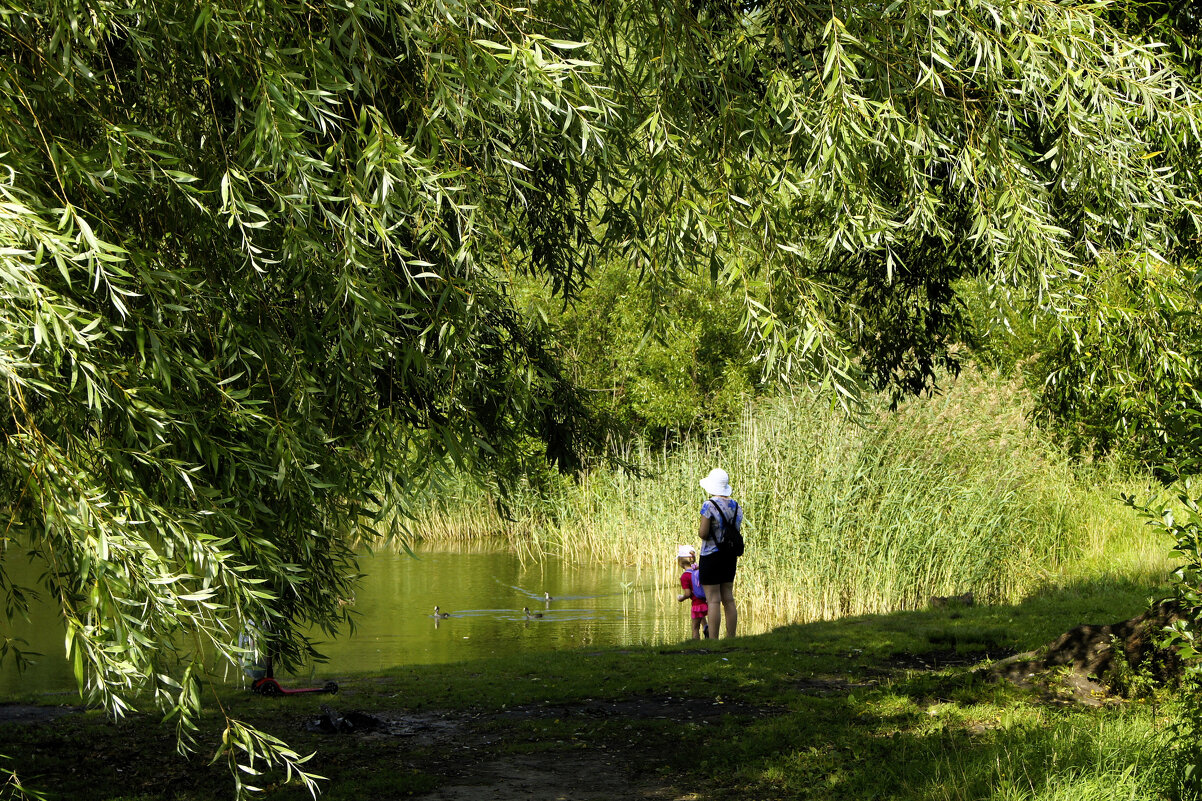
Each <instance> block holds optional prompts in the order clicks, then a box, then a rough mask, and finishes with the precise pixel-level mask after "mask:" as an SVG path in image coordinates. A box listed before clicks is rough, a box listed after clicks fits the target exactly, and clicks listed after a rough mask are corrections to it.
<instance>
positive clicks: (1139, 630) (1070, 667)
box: [987, 601, 1187, 706]
mask: <svg viewBox="0 0 1202 801" xmlns="http://www.w3.org/2000/svg"><path fill="white" fill-rule="evenodd" d="M1185 617H1187V614H1186V612H1185V611H1184V610H1183V609H1182V608H1181V607H1180V606H1179V605H1178V604H1176V603H1175V602H1173V601H1162V602H1161V603H1159V604H1156V605H1155V606H1153V607H1152V608H1151V609H1149V610H1148V611H1146V612H1144V613H1143V614H1142V615H1138V616H1136V617H1133V618H1131V619H1130V620H1123V621H1120V622H1118V623H1111V624H1110V625H1106V626H1091V625H1086V626H1077V627H1076V628H1074V629H1071V630H1069V631H1067V632H1065V633H1064V634H1061V635H1060V636H1059V637H1058V638H1056V640H1055V641H1053V642H1051V643H1048V644H1047V645H1045V646H1044V647H1042V648H1039V649H1038V650H1035V651H1027V652H1026V653H1021V654H1015V655H1014V656H1012V657H1010V658H1009V659H1003V660H1002V661H1001V662H998V663H996V664H994V665H991V666H990V667H989V668H987V670H988V672H989V673H990V674H992V675H993V676H995V677H997V678H1003V679H1007V680H1009V681H1012V682H1014V683H1015V684H1018V685H1019V686H1025V687H1031V686H1043V687H1045V688H1049V686H1050V681H1049V674H1050V673H1052V672H1053V671H1059V672H1060V673H1062V674H1063V682H1062V684H1061V686H1060V687H1059V688H1054V689H1057V695H1059V696H1064V695H1066V694H1067V695H1068V696H1069V697H1070V700H1075V701H1078V702H1081V703H1084V704H1088V705H1090V706H1099V705H1101V704H1102V703H1104V702H1105V699H1106V697H1107V696H1108V695H1110V694H1112V693H1114V692H1121V691H1122V690H1123V688H1122V687H1121V686H1119V685H1120V684H1121V682H1122V680H1123V676H1122V675H1119V673H1121V672H1122V671H1116V668H1117V667H1118V666H1119V665H1118V664H1117V663H1116V659H1115V657H1116V656H1117V654H1116V652H1115V647H1114V646H1116V645H1117V646H1119V647H1120V648H1121V649H1122V656H1121V660H1122V662H1123V663H1125V665H1126V666H1127V667H1129V668H1130V669H1132V670H1139V669H1142V668H1147V670H1148V672H1149V673H1150V675H1151V676H1152V678H1154V679H1156V680H1158V681H1176V680H1177V679H1178V678H1179V677H1180V675H1181V669H1182V663H1181V659H1180V657H1178V656H1177V654H1176V652H1174V651H1169V650H1164V649H1161V648H1158V647H1157V646H1156V643H1155V640H1156V638H1157V637H1158V636H1159V634H1160V633H1161V632H1162V631H1163V630H1164V629H1165V627H1166V626H1169V625H1171V624H1172V623H1173V622H1174V621H1176V620H1180V619H1182V618H1185ZM1065 691H1067V692H1065Z"/></svg>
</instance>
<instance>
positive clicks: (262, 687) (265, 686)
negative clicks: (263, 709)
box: [251, 679, 284, 696]
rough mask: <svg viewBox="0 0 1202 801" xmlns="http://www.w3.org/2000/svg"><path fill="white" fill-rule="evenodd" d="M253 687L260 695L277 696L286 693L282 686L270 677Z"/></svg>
mask: <svg viewBox="0 0 1202 801" xmlns="http://www.w3.org/2000/svg"><path fill="white" fill-rule="evenodd" d="M251 689H253V690H254V691H255V692H257V693H258V694H259V695H269V696H275V695H283V694H284V690H283V689H282V688H281V687H280V685H278V684H276V683H275V682H274V681H271V680H270V679H263V680H261V681H260V682H259V683H258V684H256V685H255V686H254V687H253V688H251Z"/></svg>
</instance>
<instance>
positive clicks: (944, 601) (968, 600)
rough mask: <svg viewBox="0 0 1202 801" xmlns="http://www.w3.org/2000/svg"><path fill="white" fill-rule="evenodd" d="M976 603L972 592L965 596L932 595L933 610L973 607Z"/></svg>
mask: <svg viewBox="0 0 1202 801" xmlns="http://www.w3.org/2000/svg"><path fill="white" fill-rule="evenodd" d="M974 603H976V598H974V597H973V594H972V593H971V592H966V593H964V594H963V595H932V596H931V608H932V609H946V608H947V607H949V606H972V605H973V604H974Z"/></svg>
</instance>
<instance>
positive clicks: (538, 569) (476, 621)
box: [0, 542, 690, 696]
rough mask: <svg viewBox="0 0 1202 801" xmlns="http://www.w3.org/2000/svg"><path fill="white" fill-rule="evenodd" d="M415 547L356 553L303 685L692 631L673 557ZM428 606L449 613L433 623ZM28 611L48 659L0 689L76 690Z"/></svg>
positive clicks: (31, 630) (54, 631)
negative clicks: (339, 628)
mask: <svg viewBox="0 0 1202 801" xmlns="http://www.w3.org/2000/svg"><path fill="white" fill-rule="evenodd" d="M414 551H415V554H416V558H414V557H411V556H409V555H408V554H403V553H392V552H388V551H376V552H374V553H365V554H363V555H362V557H361V563H360V568H361V570H362V572H363V573H364V574H365V578H364V579H363V581H362V582H361V584H360V585H359V586H358V588H357V589H356V591H355V595H354V598H349V599H347V603H348V604H349V605H350V606H351V610H352V612H353V614H354V617H355V628H354V632H353V633H347V634H344V635H342V636H340V637H338V638H337V639H334V640H332V641H327V642H323V643H321V644H319V646H318V650H319V651H321V652H322V653H324V654H326V656H328V657H329V661H328V662H327V663H326V664H324V665H316V666H312V668H311V669H310V670H309V671H307V672H306V673H305V678H308V677H311V676H312V677H317V678H323V679H324V678H338V677H339V676H340V675H344V674H347V673H356V672H361V671H377V670H384V669H387V668H391V667H396V666H399V665H414V664H432V663H442V662H453V661H460V660H466V659H477V658H483V657H488V656H495V655H499V654H511V653H515V652H521V651H539V650H550V649H562V648H578V647H588V646H606V645H634V644H658V643H664V642H676V641H680V640H683V639H686V638H687V637H689V635H690V630H689V622H688V610H687V607H686V606H685V605H684V604H677V603H676V601H675V594H676V589H675V586H676V585H675V583H674V582H675V579H674V575H673V573H672V570H671V568H672V564H671V562H670V561H669V562H666V564H665V566H664V569H663V570H659V571H649V570H647V569H646V568H641V569H640V568H639V567H637V566H633V565H632V566H621V565H612V564H601V563H598V562H594V561H590V560H584V559H580V560H574V559H570V558H568V559H563V558H557V557H549V558H547V559H544V560H541V561H531V560H529V559H522V558H521V557H520V556H519V555H518V554H515V553H513V552H512V551H510V550H508V549H505V548H501V547H498V546H495V545H491V544H482V543H478V542H477V543H471V544H467V545H466V546H456V545H428V546H418V547H416V548H415V549H414ZM11 567H12V565H10V568H11ZM27 581H28V580H27ZM435 606H437V607H438V608H439V610H440V613H442V614H445V615H446V617H441V616H440V617H435V616H434V607H435ZM524 609H529V612H530V613H529V614H527V613H526V612H525V611H523V610H524ZM32 612H33V619H32V621H31V622H30V623H29V624H26V623H24V622H23V621H17V622H16V623H15V624H14V625H13V626H12V628H13V634H14V635H15V636H19V637H24V638H25V639H26V640H28V641H29V644H30V646H29V647H30V648H31V649H32V650H36V651H41V652H42V653H43V654H44V656H43V657H41V658H39V660H38V664H37V665H36V666H35V667H33V668H32V669H31V670H29V671H26V673H25V674H24V675H18V674H17V672H16V670H15V668H14V667H13V666H12V665H11V664H9V663H6V664H5V665H4V666H3V669H0V693H3V694H5V695H9V696H11V695H12V694H14V693H24V692H55V691H72V690H74V688H75V682H74V677H73V676H72V673H71V669H70V667H69V665H68V664H67V662H66V660H65V659H63V658H62V657H61V654H62V648H63V629H62V626H61V624H60V623H58V621H57V617H56V616H55V614H54V611H53V610H52V609H50V608H48V607H42V608H39V609H34V610H32Z"/></svg>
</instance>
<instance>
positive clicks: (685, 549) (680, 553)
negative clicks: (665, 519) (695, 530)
mask: <svg viewBox="0 0 1202 801" xmlns="http://www.w3.org/2000/svg"><path fill="white" fill-rule="evenodd" d="M694 553H696V551H695V550H694V549H693V546H692V545H681V546H680V547H679V548H677V549H676V558H677V559H688V558H689V557H690V556H692V555H693V554H694Z"/></svg>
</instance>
